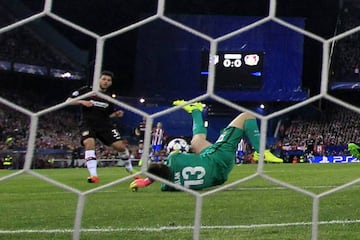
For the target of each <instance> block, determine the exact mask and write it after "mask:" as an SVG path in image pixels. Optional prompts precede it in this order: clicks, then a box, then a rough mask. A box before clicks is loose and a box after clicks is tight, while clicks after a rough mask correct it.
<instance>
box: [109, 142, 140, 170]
mask: <svg viewBox="0 0 360 240" xmlns="http://www.w3.org/2000/svg"><path fill="white" fill-rule="evenodd" d="M127 145H128V144H127V141H126V140H117V141H115V142H113V143H112V144H111V146H112V147H113V148H114V149H115V150H116V151H117V152H118V157H119V165H123V166H124V167H125V170H126V171H127V172H128V173H130V174H133V173H134V169H133V166H132V163H131V159H130V152H129V149H128V148H127Z"/></svg>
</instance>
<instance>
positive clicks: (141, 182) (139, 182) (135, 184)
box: [130, 178, 152, 189]
mask: <svg viewBox="0 0 360 240" xmlns="http://www.w3.org/2000/svg"><path fill="white" fill-rule="evenodd" d="M151 183H152V181H151V180H150V179H149V178H145V179H143V178H138V179H135V180H134V181H132V182H131V183H130V189H134V188H141V187H146V186H148V185H150V184H151Z"/></svg>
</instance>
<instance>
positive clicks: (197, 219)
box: [0, 0, 360, 240]
mask: <svg viewBox="0 0 360 240" xmlns="http://www.w3.org/2000/svg"><path fill="white" fill-rule="evenodd" d="M52 2H53V1H52V0H46V1H45V5H44V9H43V11H42V12H41V13H38V14H35V15H32V16H30V17H28V18H26V19H23V20H19V21H18V22H15V23H13V24H11V25H8V26H5V27H2V28H1V29H0V34H1V33H4V32H7V31H9V30H12V29H15V28H17V27H20V26H22V25H24V24H27V23H29V22H31V21H34V20H36V19H39V18H41V17H44V16H47V17H50V18H52V19H53V20H55V21H58V22H60V23H62V24H64V25H67V26H69V27H70V28H73V29H75V30H76V31H80V32H82V33H83V34H86V35H88V36H90V37H93V38H95V39H96V42H97V45H96V46H97V48H96V50H97V51H96V61H95V68H94V69H95V70H94V78H93V89H94V90H93V91H97V90H98V77H99V75H100V71H101V69H102V58H103V50H104V45H105V40H107V39H110V38H113V37H115V36H118V35H121V34H122V33H124V32H127V31H129V30H132V29H134V28H137V27H140V26H142V25H145V24H147V23H149V22H152V21H154V20H161V21H164V22H167V23H169V24H171V25H173V26H174V27H177V28H180V29H182V30H184V31H187V32H188V33H190V34H193V35H196V36H198V37H199V38H202V39H204V40H207V41H208V42H209V43H210V55H215V54H216V52H217V46H218V43H220V42H222V41H224V40H227V39H229V38H231V37H234V36H236V35H237V34H241V33H242V32H244V31H247V30H249V29H251V28H255V27H257V26H259V25H261V24H264V23H266V22H269V21H274V22H276V23H278V24H280V25H282V26H284V27H286V28H288V29H291V30H292V31H296V32H298V33H300V34H303V35H306V36H307V37H309V38H311V39H314V40H316V41H319V42H321V43H322V45H323V60H322V71H321V73H322V74H321V91H320V94H318V95H316V96H314V97H311V98H309V99H307V100H306V101H303V102H301V103H297V104H295V105H293V106H291V107H287V108H285V109H283V110H280V111H278V112H274V113H272V114H270V115H267V116H262V115H258V114H256V113H254V114H255V115H256V117H257V118H259V119H260V120H261V146H260V151H264V149H265V137H266V131H267V122H268V120H269V119H271V118H274V117H276V116H279V115H281V114H284V113H286V112H289V111H292V110H294V109H297V108H300V107H302V106H304V105H306V104H309V103H311V102H313V101H316V100H319V99H321V98H325V99H328V100H330V101H332V102H334V103H336V104H339V105H341V106H343V107H346V108H349V109H351V110H353V111H356V112H358V113H360V110H359V109H358V108H356V107H354V106H351V105H349V104H347V103H345V102H343V101H341V100H339V99H337V98H334V97H332V96H330V95H329V94H328V90H327V89H328V87H327V86H328V68H329V52H330V44H331V43H332V42H333V41H336V40H338V39H341V38H343V37H345V36H347V35H349V34H351V33H352V31H351V30H349V31H347V32H345V33H342V34H340V35H337V36H335V37H333V38H331V39H324V38H322V37H320V36H318V35H316V34H313V33H311V32H308V31H306V30H303V29H301V28H298V27H296V26H293V25H291V24H289V23H287V22H285V21H283V20H281V19H279V18H277V17H276V4H277V2H276V0H270V4H269V14H268V16H267V17H265V18H263V19H261V20H259V21H257V22H254V23H253V24H251V25H249V26H246V27H243V28H240V29H237V30H235V31H233V32H231V33H228V34H225V35H223V36H220V37H218V38H213V37H210V36H208V35H206V34H204V33H202V32H199V31H197V30H195V29H192V28H191V27H188V26H186V25H184V24H182V23H180V22H177V21H175V20H173V19H171V18H169V17H167V16H165V15H164V10H165V9H164V8H165V0H158V6H157V12H156V14H155V15H153V16H151V17H148V18H146V19H144V20H141V21H139V22H136V23H134V24H132V25H129V26H126V27H124V28H121V29H118V30H117V31H114V32H112V33H109V34H107V35H102V36H101V35H98V34H96V33H94V32H91V31H89V30H88V29H85V28H83V27H81V26H79V25H76V24H74V23H73V22H71V21H68V20H66V19H64V18H62V17H60V16H58V15H56V14H54V13H53V12H52ZM214 79H215V67H214V65H210V66H209V76H208V85H207V91H206V93H205V94H204V95H201V96H197V97H196V98H194V99H190V100H189V101H191V102H194V101H201V100H203V99H207V98H211V99H213V100H214V101H217V102H219V103H222V104H224V105H226V106H229V107H231V108H234V109H237V110H239V111H246V110H248V109H246V108H243V107H241V106H239V105H236V104H234V103H232V102H231V101H228V100H227V99H224V98H222V97H219V96H218V95H216V93H214V81H215V80H214ZM89 94H91V93H89ZM109 100H110V101H113V102H114V103H116V104H118V105H120V106H121V107H123V108H125V109H127V110H128V111H132V112H134V113H137V114H139V115H143V116H146V117H147V118H148V120H149V121H148V122H147V127H146V132H147V133H150V131H151V126H152V122H153V119H154V118H156V117H159V116H162V115H166V114H169V113H171V112H172V111H174V108H176V107H173V108H169V109H167V110H164V111H162V112H157V113H154V114H151V115H148V114H147V113H144V112H142V111H140V110H138V109H136V108H133V107H131V106H129V105H127V104H124V103H121V102H118V101H117V100H113V99H109ZM0 102H1V103H2V104H4V105H6V106H8V107H10V108H13V109H14V110H16V111H19V112H21V113H23V114H26V115H28V116H30V118H31V125H30V135H29V141H28V150H27V153H26V159H25V165H24V169H23V170H22V171H21V172H17V173H14V174H11V175H8V176H6V177H3V178H1V179H0V181H2V182H3V181H5V180H6V179H10V178H13V177H16V176H18V175H20V174H22V173H23V172H27V173H29V174H31V175H33V176H36V177H38V178H40V179H41V180H43V181H47V182H49V183H51V184H53V185H55V186H58V187H60V188H63V189H65V190H67V191H70V192H73V193H75V194H77V195H78V204H77V209H76V218H75V224H74V231H73V239H74V240H77V239H80V232H81V221H82V213H83V209H84V201H85V198H86V196H87V195H90V194H92V193H94V192H96V191H100V190H102V189H104V188H106V187H109V186H112V185H114V184H117V183H120V182H123V181H126V180H129V179H130V177H131V176H130V177H126V178H124V179H120V180H117V181H115V182H112V183H111V184H108V185H105V186H101V187H98V188H96V189H93V190H89V191H86V192H81V191H79V190H77V189H74V188H72V187H69V186H67V185H64V184H62V183H60V182H57V181H55V180H53V179H50V178H48V177H46V176H43V175H40V174H38V173H36V172H34V171H32V170H31V169H30V166H31V162H32V158H33V155H34V145H35V139H36V132H37V128H38V118H39V117H40V116H41V115H43V114H46V113H49V112H52V111H55V110H57V109H60V108H62V107H64V106H66V105H67V104H66V103H61V104H58V105H56V106H53V107H49V108H47V109H45V110H42V111H39V112H31V111H29V110H27V109H25V108H22V107H20V106H18V105H16V104H14V103H12V102H10V101H7V100H6V99H4V98H1V97H0ZM146 135H150V134H146ZM145 142H147V143H148V142H150V141H149V139H145ZM145 147H146V146H145ZM144 154H145V156H144V158H145V159H146V158H147V157H148V156H146V155H147V154H148V153H146V152H145V153H144ZM142 171H143V173H144V174H147V173H146V164H145V165H144V166H143V168H142ZM258 176H260V177H261V178H263V179H266V180H268V181H270V182H272V183H274V184H277V185H280V186H283V187H285V188H288V189H292V190H294V191H296V192H299V193H301V194H304V195H307V196H309V197H311V198H312V199H313V208H312V239H313V240H316V239H318V224H319V221H318V216H319V199H320V198H321V197H323V196H326V195H329V194H331V193H333V192H336V191H339V190H342V189H344V188H347V187H349V186H352V185H353V184H355V183H357V182H358V181H359V180H355V181H353V182H349V183H347V184H344V185H342V186H340V187H337V188H335V189H332V190H330V191H327V192H324V193H321V194H318V195H317V194H314V193H312V192H308V191H306V190H304V189H302V188H299V187H296V186H293V185H291V184H288V183H286V182H282V181H279V180H276V179H273V178H271V177H270V176H268V175H267V174H265V173H264V172H263V159H260V161H259V164H258V168H257V172H256V173H255V174H254V175H251V176H249V177H247V178H244V179H240V180H238V181H236V182H234V183H231V184H228V185H224V186H221V187H219V188H216V189H214V190H211V191H208V192H205V193H202V194H200V193H198V192H194V191H191V190H189V189H186V188H184V189H183V190H184V191H186V192H188V193H189V194H192V195H194V196H195V197H196V206H195V208H196V209H195V216H194V226H193V239H200V228H201V213H202V202H203V198H204V197H206V196H208V195H211V194H214V193H216V192H220V191H223V190H225V189H227V188H229V187H231V186H233V185H236V184H239V183H241V182H245V181H247V180H249V179H252V178H254V177H258ZM158 180H159V181H162V182H164V180H161V179H158ZM165 183H167V182H166V181H165Z"/></svg>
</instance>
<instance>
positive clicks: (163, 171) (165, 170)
mask: <svg viewBox="0 0 360 240" xmlns="http://www.w3.org/2000/svg"><path fill="white" fill-rule="evenodd" d="M148 172H149V173H151V174H153V175H155V176H157V177H160V178H164V179H167V180H168V179H169V178H170V168H169V167H168V166H166V165H165V164H162V163H160V164H159V163H151V164H150V166H149V168H148Z"/></svg>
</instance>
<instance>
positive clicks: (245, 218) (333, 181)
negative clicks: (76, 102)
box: [0, 163, 360, 240]
mask: <svg viewBox="0 0 360 240" xmlns="http://www.w3.org/2000/svg"><path fill="white" fill-rule="evenodd" d="M257 166H258V165H256V164H254V165H238V166H235V168H234V170H233V171H232V172H231V174H230V176H229V180H228V183H230V182H233V181H235V180H238V179H240V178H244V177H246V176H250V175H251V174H253V173H255V172H256V168H257ZM35 171H36V172H37V173H39V174H41V175H44V176H46V177H49V178H51V179H54V180H56V181H59V182H61V183H63V184H66V185H67V186H70V187H72V188H74V189H77V190H79V191H81V192H84V191H87V190H90V189H93V188H95V187H98V186H101V185H103V184H107V183H110V182H111V181H114V180H117V179H119V178H121V177H125V176H127V174H126V172H125V171H124V169H123V168H120V167H112V168H99V169H98V173H99V176H100V183H99V184H97V185H93V184H89V183H87V182H86V177H87V170H86V169H84V168H71V169H70V168H68V169H46V170H35ZM12 173H15V171H14V170H1V171H0V178H2V177H4V176H6V175H9V174H12ZM264 173H265V174H266V175H268V176H270V177H272V178H275V179H277V180H281V181H284V182H287V183H289V184H292V185H294V186H297V187H300V188H302V189H304V190H306V191H308V192H311V193H315V194H319V193H323V192H326V191H329V190H331V189H333V188H335V187H338V186H341V185H343V184H346V183H348V182H350V181H353V180H356V179H358V178H359V176H360V164H357V163H352V164H313V165H311V164H296V165H293V164H265V165H264ZM129 183H130V180H129V181H125V182H122V183H119V184H116V185H114V186H111V187H108V188H105V189H103V190H101V191H98V192H94V193H91V194H89V195H86V199H85V207H84V211H83V216H82V217H83V218H82V224H81V234H80V239H86V240H93V239H94V240H95V239H102V240H110V239H127V240H132V239H134V240H139V239H141V240H147V239H154V240H155V239H156V240H158V239H166V240H170V239H171V240H179V239H192V238H193V229H192V226H193V224H194V216H195V211H194V210H195V203H196V202H195V197H194V196H192V195H190V194H188V193H184V192H161V191H160V185H159V183H154V184H153V185H151V186H149V187H147V188H142V189H139V191H137V192H132V191H130V189H129ZM359 190H360V187H359V184H357V183H356V184H354V185H352V186H350V187H348V188H346V189H344V190H340V191H337V192H335V193H332V194H330V195H327V196H324V197H321V198H320V203H319V204H320V205H319V206H320V210H319V226H318V239H324V240H325V239H326V240H338V239H360V201H359V200H358V199H359V198H358V196H359ZM77 202H78V195H77V194H75V193H72V192H68V191H66V190H64V189H62V188H59V187H57V186H54V185H52V184H49V183H47V182H45V181H43V180H41V179H39V178H37V177H35V176H32V175H30V174H28V173H24V174H21V175H18V176H15V177H13V178H10V179H6V180H5V181H1V182H0V216H1V217H0V239H1V240H2V239H4V240H5V239H6V240H9V239H10V240H20V239H21V240H24V239H34V240H35V239H36V240H42V239H44V240H45V239H46V240H49V239H60V240H62V239H72V238H73V228H74V221H75V213H76V207H77ZM202 206H203V209H202V221H201V225H202V227H201V230H200V239H206V240H209V239H213V240H215V239H216V240H217V239H221V240H225V239H226V240H238V239H256V240H279V239H282V240H286V239H288V240H296V239H299V240H300V239H301V240H304V239H312V235H311V234H312V233H311V232H312V223H311V221H312V209H313V199H312V197H310V196H307V195H304V194H301V193H299V192H296V191H294V190H290V189H287V188H284V187H282V186H280V185H276V184H274V183H272V182H269V181H267V180H265V179H264V178H262V177H256V178H255V179H251V180H249V181H247V182H244V183H241V184H238V185H236V186H234V187H232V188H231V189H228V190H225V191H222V192H220V193H216V194H214V195H210V196H206V197H204V199H203V203H202Z"/></svg>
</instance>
